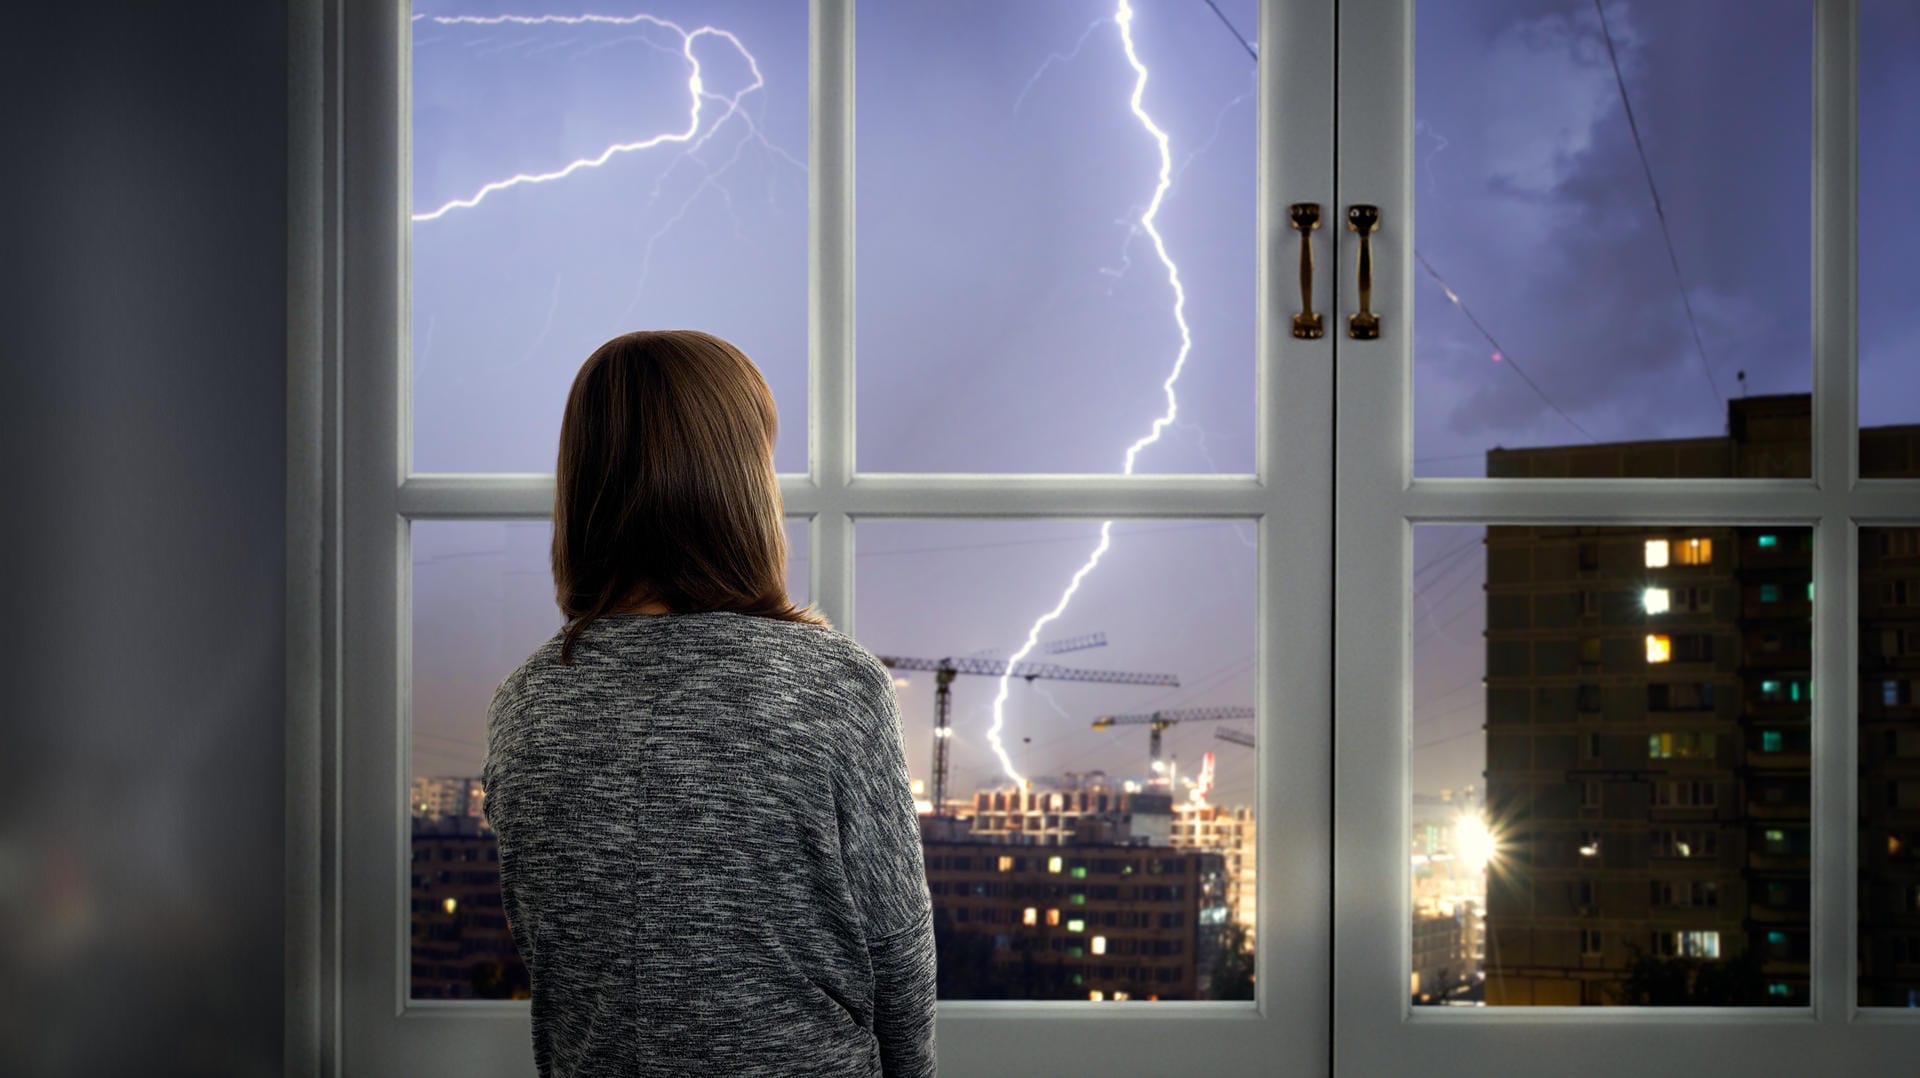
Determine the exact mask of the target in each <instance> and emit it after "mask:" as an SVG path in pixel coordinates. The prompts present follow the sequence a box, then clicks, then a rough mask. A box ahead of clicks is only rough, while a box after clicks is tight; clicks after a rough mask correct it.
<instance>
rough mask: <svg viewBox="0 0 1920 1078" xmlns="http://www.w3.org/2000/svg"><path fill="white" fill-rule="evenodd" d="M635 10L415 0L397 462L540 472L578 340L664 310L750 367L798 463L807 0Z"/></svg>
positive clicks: (780, 456)
mask: <svg viewBox="0 0 1920 1078" xmlns="http://www.w3.org/2000/svg"><path fill="white" fill-rule="evenodd" d="M648 10H649V11H650V12H651V13H652V14H649V15H630V16H598V15H596V16H570V15H569V16H561V15H538V16H506V15H467V14H462V13H459V11H458V10H457V9H456V8H455V7H454V6H452V5H448V4H445V3H419V4H416V5H415V12H416V14H415V15H414V17H413V46H412V52H411V57H412V60H411V64H412V87H413V89H412V115H411V122H412V141H411V146H412V154H413V156H412V161H411V168H412V198H413V224H412V248H411V252H412V253H411V266H412V305H413V306H412V311H413V315H412V317H413V323H412V345H411V358H412V368H411V369H412V382H411V385H412V391H413V408H414V411H413V424H412V431H413V447H412V452H413V458H412V460H413V468H414V470H416V471H421V472H550V471H552V470H553V463H554V452H555V447H556V445H557V444H558V435H559V429H560V415H561V410H562V408H563V406H564V405H565V403H566V394H567V389H568V387H569V386H571V385H572V382H573V376H574V374H575V372H577V371H578V370H579V368H580V364H581V362H582V361H584V360H585V359H586V357H587V355H588V354H589V353H591V352H592V351H593V350H594V349H595V348H597V347H599V345H600V344H601V343H602V342H604V341H606V340H607V339H608V338H610V337H613V336H616V335H617V334H620V333H625V332H628V331H630V330H636V329H678V328H690V329H702V330H706V331H708V332H711V333H715V334H718V335H719V336H721V337H724V338H726V339H727V340H729V341H732V342H733V343H734V344H736V345H738V346H739V347H740V348H741V349H742V350H743V351H745V352H746V354H747V355H749V356H751V357H752V358H753V360H754V362H756V363H757V364H759V366H760V369H761V370H762V371H763V372H764V373H765V374H766V377H767V381H768V383H769V384H770V385H771V386H772V388H773V393H774V399H775V400H777V401H778V402H779V403H780V405H781V409H780V411H781V430H780V438H779V443H778V445H777V446H776V447H775V452H774V460H775V463H776V465H777V466H778V467H779V469H780V470H781V471H784V472H802V471H805V470H806V468H807V461H806V452H807V430H806V419H807V408H806V390H807V382H806V368H807V363H806V357H807V312H806V298H807V252H806V241H807V237H806V214H807V169H806V152H807V8H806V5H805V4H755V3H738V2H732V3H715V2H711V0H700V2H697V3H696V2H692V0H669V2H667V3H664V4H659V5H651V6H649V8H648ZM709 28H711V29H709ZM696 71H697V74H698V76H699V78H700V80H701V86H702V88H703V91H704V92H703V94H702V95H701V97H700V98H699V100H698V102H697V106H696V102H695V99H694V97H693V96H692V94H691V79H692V78H693V76H694V75H695V73H696Z"/></svg>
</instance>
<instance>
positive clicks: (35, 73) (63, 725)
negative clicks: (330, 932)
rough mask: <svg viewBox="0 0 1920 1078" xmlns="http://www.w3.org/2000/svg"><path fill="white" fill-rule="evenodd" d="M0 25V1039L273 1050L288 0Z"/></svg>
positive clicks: (248, 1058) (217, 1067)
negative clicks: (1, 27)
mask: <svg viewBox="0 0 1920 1078" xmlns="http://www.w3.org/2000/svg"><path fill="white" fill-rule="evenodd" d="M6 23H7V28H6V30H5V32H4V33H0V140H4V141H0V603H4V610H3V613H0V664H4V666H3V667H0V998H3V999H4V1003H3V1004H0V1071H4V1072H5V1073H7V1074H9V1075H40V1074H49V1075H51V1074H60V1075H67V1074H72V1075H90V1076H91V1075H118V1074H142V1075H150V1074H172V1073H181V1074H212V1075H229V1074H234V1075H239V1074H249V1075H250V1074H267V1073H277V1072H278V1071H279V1070H280V1045H281V1020H282V1001H283V999H284V994H283V988H282V971H283V966H284V963H283V961H282V938H283V921H284V901H283V897H282V880H283V868H284V866H283V859H284V854H283V848H282V847H283V841H282V835H283V811H282V798H283V794H282V776H283V770H284V768H283V763H282V744H283V733H282V715H283V711H284V706H283V695H284V687H285V686H284V682H285V675H284V660H285V631H284V621H285V610H286V599H285V595H286V585H285V557H284V541H283V529H284V521H285V499H286V481H285V461H286V456H285V449H284V443H285V437H286V429H287V428H286V404H285V386H286V376H285V354H286V349H285V331H286V301H285V300H286V297H285V282H286V270H285V266H286V254H287V249H286V180H285V177H286V164H285V162H286V134H287V123H286V92H285V82H286V74H285V68H286V64H285V57H286V46H285V34H286V10H285V5H284V4H283V3H281V2H278V0H199V2H196V3H194V4H188V5H180V4H165V3H154V2H151V0H96V2H91V3H87V4H66V3H51V4H49V3H40V4H30V5H12V6H9V8H8V12H7V16H6Z"/></svg>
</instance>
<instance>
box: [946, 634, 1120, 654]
mask: <svg viewBox="0 0 1920 1078" xmlns="http://www.w3.org/2000/svg"><path fill="white" fill-rule="evenodd" d="M1106 646H1107V634H1106V633H1082V634H1081V635H1079V636H1068V637H1063V638H1062V639H1059V640H1052V641H1049V642H1047V643H1045V644H1035V645H1034V648H1035V650H1038V651H1043V652H1045V653H1047V654H1048V655H1060V654H1063V653H1065V652H1069V651H1084V650H1086V649H1087V648H1103V647H1106ZM1014 650H1015V649H1013V648H981V649H980V650H979V651H971V652H968V653H967V656H966V657H967V658H969V659H997V658H1000V657H1001V656H1003V655H1006V654H1007V653H1009V652H1011V651H1014Z"/></svg>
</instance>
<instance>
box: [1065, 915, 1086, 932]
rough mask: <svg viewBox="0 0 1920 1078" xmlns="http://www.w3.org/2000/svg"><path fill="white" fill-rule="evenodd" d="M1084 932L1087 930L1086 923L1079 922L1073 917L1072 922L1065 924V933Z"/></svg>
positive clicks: (1078, 919) (1079, 920)
mask: <svg viewBox="0 0 1920 1078" xmlns="http://www.w3.org/2000/svg"><path fill="white" fill-rule="evenodd" d="M1086 930H1087V922H1085V921H1083V920H1081V919H1080V918H1078V917H1075V918H1074V919H1073V920H1071V921H1068V922H1067V931H1069V932H1085V931H1086Z"/></svg>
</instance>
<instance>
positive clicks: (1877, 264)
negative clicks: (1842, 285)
mask: <svg viewBox="0 0 1920 1078" xmlns="http://www.w3.org/2000/svg"><path fill="white" fill-rule="evenodd" d="M1916 56H1920V0H1862V2H1861V4H1860V151H1859V152H1860V426H1861V427H1862V428H1864V429H1862V430H1861V432H1860V474H1861V475H1863V476H1874V477H1879V478H1912V477H1914V476H1920V294H1916V292H1915V290H1914V287H1913V273H1912V271H1911V270H1910V269H1909V268H1908V263H1910V262H1911V261H1912V251H1913V247H1914V245H1915V244H1916V243H1920V197H1916V195H1915V193H1914V192H1915V190H1916V183H1915V180H1916V178H1920V130H1916V129H1915V126H1914V122H1913V103H1914V102H1915V101H1920V63H1915V62H1914V58H1915V57H1916Z"/></svg>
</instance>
